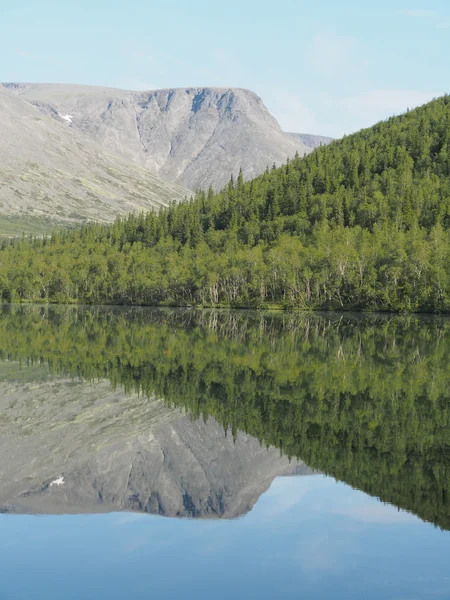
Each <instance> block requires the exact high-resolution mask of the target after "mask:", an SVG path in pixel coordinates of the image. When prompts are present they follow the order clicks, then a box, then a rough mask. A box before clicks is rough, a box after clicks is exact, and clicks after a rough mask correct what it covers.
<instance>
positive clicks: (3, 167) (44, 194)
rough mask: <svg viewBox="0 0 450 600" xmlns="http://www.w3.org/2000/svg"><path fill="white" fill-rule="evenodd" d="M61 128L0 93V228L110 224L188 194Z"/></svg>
mask: <svg viewBox="0 0 450 600" xmlns="http://www.w3.org/2000/svg"><path fill="white" fill-rule="evenodd" d="M67 125H68V123H67V122H66V121H64V120H63V121H62V122H60V123H58V122H57V120H55V119H52V118H51V117H50V116H48V115H44V114H42V112H40V111H39V110H38V109H37V108H36V107H34V106H32V105H31V104H30V103H29V102H26V101H25V100H23V99H21V98H19V97H17V95H15V94H12V93H11V91H10V90H7V89H5V88H4V87H1V86H0V213H1V215H2V219H1V222H0V228H2V225H8V223H9V224H10V226H11V227H12V228H14V223H17V226H18V227H19V229H20V228H21V227H22V225H24V224H25V225H27V226H28V225H30V227H31V228H33V226H38V224H39V225H40V226H42V224H46V223H47V224H48V226H50V225H51V224H54V223H64V224H70V223H73V222H78V221H87V220H90V221H92V220H98V221H112V220H114V218H115V217H116V215H118V214H125V213H129V212H130V211H134V210H136V211H140V210H148V209H150V208H152V207H161V206H165V205H167V204H168V202H169V201H171V200H175V201H179V200H182V199H183V198H184V197H185V195H186V194H187V192H186V190H184V189H183V188H181V187H179V186H177V185H174V184H171V183H168V182H165V181H162V180H160V179H158V178H157V177H155V176H154V175H152V174H150V173H149V172H148V171H147V170H146V169H143V168H142V167H139V166H137V165H134V164H131V163H128V162H127V161H126V160H124V158H123V157H122V156H120V155H117V154H114V152H113V151H110V150H107V149H105V148H104V147H102V146H100V145H99V144H97V143H96V142H94V141H93V140H92V139H90V138H89V137H88V136H86V135H84V134H82V133H81V132H78V131H76V129H75V128H70V127H67ZM25 228H26V227H25Z"/></svg>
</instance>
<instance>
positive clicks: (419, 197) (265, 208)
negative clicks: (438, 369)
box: [0, 96, 450, 312]
mask: <svg viewBox="0 0 450 600" xmlns="http://www.w3.org/2000/svg"><path fill="white" fill-rule="evenodd" d="M130 193H131V192H130ZM449 264H450V97H449V96H444V97H442V98H440V99H437V100H435V101H433V102H431V103H429V104H427V105H425V106H423V107H421V108H418V109H415V110H413V111H410V112H408V113H406V114H404V115H402V116H399V117H393V118H391V119H389V120H387V121H384V122H381V123H379V124H377V125H375V126H374V127H372V128H370V129H367V130H363V131H361V132H359V133H357V134H354V135H351V136H348V137H345V138H343V139H342V140H338V141H335V142H333V143H331V144H330V145H329V146H327V147H319V148H317V149H316V150H315V151H314V152H313V153H312V154H310V155H309V156H307V157H306V158H299V157H296V158H295V159H293V160H292V161H290V162H288V163H287V164H285V165H284V166H282V167H281V168H272V169H268V170H267V171H266V172H265V173H264V174H263V175H261V176H260V177H257V178H256V179H254V180H252V181H249V182H245V181H244V180H243V177H242V175H241V176H239V177H238V178H237V180H235V181H234V180H231V181H230V183H229V185H228V186H226V187H225V188H224V189H223V190H222V191H221V192H219V193H213V191H212V190H209V191H208V192H199V193H197V194H196V195H195V196H194V197H193V198H192V199H191V200H190V201H188V202H185V203H181V204H178V205H172V206H170V207H169V208H167V209H164V210H163V211H161V212H160V213H148V214H139V215H130V216H129V217H128V218H126V219H117V220H116V221H115V223H113V224H111V225H104V224H90V225H85V226H83V227H81V228H79V229H75V230H62V231H59V232H55V233H54V234H53V235H52V236H51V237H48V238H36V237H30V238H26V237H22V238H21V239H14V240H6V241H4V242H3V243H2V246H1V249H0V295H1V299H2V300H3V301H4V302H18V301H32V302H49V301H50V302H76V303H114V304H145V305H162V304H166V305H182V306H186V305H195V306H230V307H254V308H259V307H261V308H264V307H280V308H299V309H342V310H349V309H355V310H361V309H368V310H386V311H429V312H445V311H449V310H450V269H449V267H448V265H449Z"/></svg>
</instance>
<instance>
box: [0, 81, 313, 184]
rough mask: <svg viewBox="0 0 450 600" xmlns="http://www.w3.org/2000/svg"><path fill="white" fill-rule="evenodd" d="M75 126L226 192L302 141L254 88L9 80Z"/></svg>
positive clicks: (153, 166)
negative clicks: (139, 88) (136, 87)
mask: <svg viewBox="0 0 450 600" xmlns="http://www.w3.org/2000/svg"><path fill="white" fill-rule="evenodd" d="M4 85H7V86H8V87H9V89H10V90H11V91H14V92H15V93H16V94H17V95H19V96H20V97H21V98H23V99H25V100H28V101H29V102H31V103H33V104H34V105H36V106H37V107H39V108H40V110H41V111H43V112H46V113H48V114H49V115H52V116H53V117H54V118H55V119H57V120H59V121H61V123H63V124H64V125H65V126H66V127H67V128H69V129H78V130H80V131H82V132H83V133H85V134H87V135H89V136H90V137H92V138H93V139H94V140H96V141H97V142H99V143H100V144H102V145H103V146H104V147H105V148H108V149H109V150H113V151H115V152H121V153H122V154H123V155H124V156H125V157H126V158H127V159H128V160H131V161H133V162H135V163H137V164H139V165H141V166H143V167H145V168H147V169H149V170H150V171H151V172H152V173H155V174H156V175H158V176H160V177H161V178H163V179H165V180H168V181H175V182H177V183H179V184H181V185H183V186H184V187H187V188H190V189H194V190H195V189H207V188H208V187H209V186H210V185H212V186H213V187H214V188H215V189H220V188H221V187H223V186H224V185H225V184H226V183H228V181H229V179H230V176H231V174H233V175H234V176H237V175H238V173H239V169H240V168H242V170H243V173H244V177H245V178H246V179H249V178H252V177H255V176H257V175H259V174H260V173H262V172H263V171H264V170H265V169H266V167H267V166H269V167H272V165H273V163H276V164H277V165H280V164H281V163H283V162H284V161H285V160H286V159H287V158H288V157H291V158H292V157H294V155H295V153H296V152H297V151H298V152H299V154H300V155H302V156H303V155H304V154H305V153H308V152H310V151H311V149H310V148H309V147H307V145H305V143H304V142H303V140H302V139H295V138H293V137H291V136H290V135H289V134H287V133H284V132H283V131H282V130H281V128H280V126H279V125H278V123H277V121H276V120H275V119H274V118H273V117H272V115H271V114H270V113H269V111H268V110H267V108H266V107H265V106H264V104H263V102H262V100H261V99H260V98H259V97H258V96H257V95H256V94H254V93H253V92H251V91H249V90H244V89H233V88H186V89H167V90H156V91H145V92H131V91H125V90H119V89H114V88H101V87H89V86H79V85H58V84H4Z"/></svg>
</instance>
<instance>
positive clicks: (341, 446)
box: [0, 306, 450, 529]
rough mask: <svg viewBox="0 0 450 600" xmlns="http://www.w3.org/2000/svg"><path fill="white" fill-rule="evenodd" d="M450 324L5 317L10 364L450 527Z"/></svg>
mask: <svg viewBox="0 0 450 600" xmlns="http://www.w3.org/2000/svg"><path fill="white" fill-rule="evenodd" d="M449 334H450V323H449V322H448V320H446V319H444V318H420V317H411V316H409V317H407V316H404V317H385V318H383V317H375V316H374V317H369V318H357V317H354V316H351V315H349V316H348V317H338V316H336V317H323V316H319V315H317V316H300V315H298V314H297V315H296V314H289V313H286V314H280V315H278V316H277V315H276V314H273V313H268V314H267V315H266V314H259V315H258V313H250V314H246V313H242V312H241V313H239V312H238V313H236V312H234V311H232V312H227V311H222V312H221V311H193V310H188V311H186V310H176V311H170V310H164V309H159V310H148V309H119V308H112V309H108V308H104V309H102V308H92V309H82V308H76V307H73V308H70V307H69V308H67V307H66V308H65V307H26V306H16V307H14V306H13V307H4V308H3V310H2V312H1V313H0V358H1V359H3V360H14V361H20V362H21V363H22V364H23V365H24V367H25V366H26V365H29V366H30V365H35V364H39V363H45V364H48V365H49V366H50V369H51V370H52V371H53V372H55V373H58V374H66V375H71V376H74V377H82V378H85V379H88V380H91V381H95V380H100V379H105V378H106V379H108V380H109V381H111V383H112V385H113V386H120V387H122V388H124V389H125V390H126V391H129V392H131V391H134V392H136V391H138V392H140V393H142V394H143V395H145V396H148V397H157V398H161V399H163V400H164V401H165V402H166V403H168V404H169V405H171V406H175V407H180V408H182V409H184V410H186V411H188V412H189V413H190V414H191V415H192V416H193V417H194V418H204V419H207V418H208V417H214V418H215V419H217V420H218V421H219V422H220V423H221V424H222V425H223V427H224V429H225V431H228V432H229V434H230V435H236V433H237V432H238V431H245V432H247V433H249V434H251V435H252V436H254V437H256V438H258V439H259V440H260V442H261V443H263V444H266V445H267V446H275V447H277V448H279V449H280V451H281V452H282V453H284V454H287V455H288V456H290V457H294V456H295V457H299V458H302V459H303V460H304V461H305V462H306V463H307V464H308V465H309V466H311V467H313V468H315V469H318V470H320V471H322V472H325V473H327V474H330V475H332V476H334V477H335V478H337V479H339V480H343V481H345V482H347V483H349V484H351V485H352V486H354V487H356V488H359V489H362V490H364V491H366V492H368V493H370V494H372V495H374V496H377V497H379V498H381V499H382V500H383V501H385V502H390V503H393V504H395V505H396V506H398V507H401V508H404V509H407V510H410V511H413V512H414V513H415V514H417V515H419V516H420V517H421V518H423V519H426V520H427V521H430V522H432V523H434V524H436V525H438V526H440V527H442V528H445V529H450V385H449V374H448V365H449V362H450V342H449V340H450V336H449Z"/></svg>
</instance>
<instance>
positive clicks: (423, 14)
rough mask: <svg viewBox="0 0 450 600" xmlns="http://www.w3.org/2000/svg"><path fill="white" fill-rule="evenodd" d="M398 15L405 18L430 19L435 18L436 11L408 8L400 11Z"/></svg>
mask: <svg viewBox="0 0 450 600" xmlns="http://www.w3.org/2000/svg"><path fill="white" fill-rule="evenodd" d="M398 14H399V15H403V16H404V17H416V18H429V17H435V16H436V11H434V10H427V9H421V8H406V9H404V10H399V11H398Z"/></svg>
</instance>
